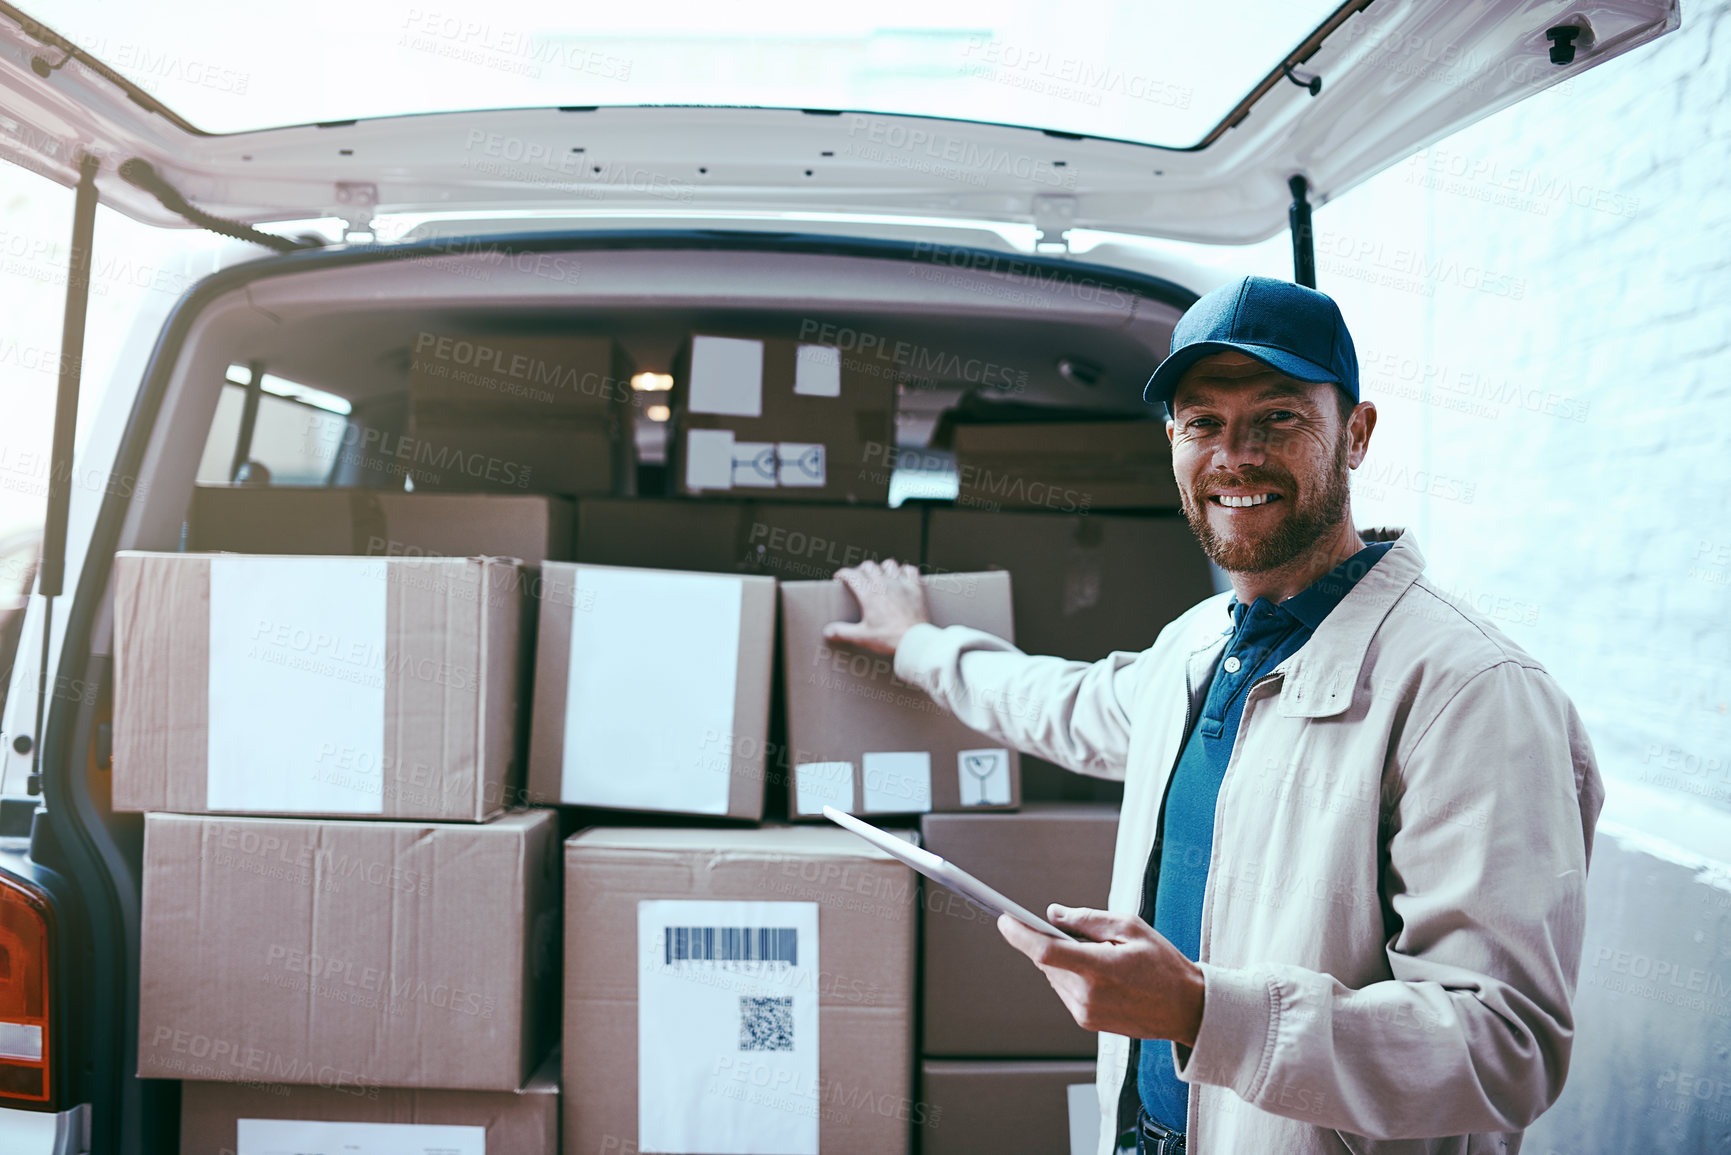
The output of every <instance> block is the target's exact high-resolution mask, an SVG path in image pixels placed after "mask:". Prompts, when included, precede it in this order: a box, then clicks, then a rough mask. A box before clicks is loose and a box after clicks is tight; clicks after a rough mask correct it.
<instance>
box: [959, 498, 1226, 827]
mask: <svg viewBox="0 0 1731 1155" xmlns="http://www.w3.org/2000/svg"><path fill="white" fill-rule="evenodd" d="M926 563H927V566H928V568H929V569H931V570H932V571H933V572H935V573H947V572H957V573H971V572H974V571H976V570H984V569H1004V570H1008V571H1009V572H1010V573H1012V574H1014V575H1015V579H1016V640H1017V644H1018V645H1020V646H1021V648H1022V649H1023V650H1025V651H1026V652H1028V653H1030V654H1056V655H1057V656H1059V657H1063V658H1071V659H1074V660H1077V661H1084V662H1092V661H1097V660H1099V659H1100V658H1103V657H1105V656H1106V655H1107V654H1109V653H1111V652H1112V651H1113V650H1144V649H1147V648H1148V647H1149V646H1151V645H1153V644H1154V639H1155V638H1156V637H1158V636H1159V633H1160V631H1161V629H1163V628H1164V627H1165V626H1166V624H1167V623H1168V622H1170V621H1172V620H1173V619H1174V618H1176V617H1178V615H1180V614H1182V613H1183V612H1184V611H1185V610H1188V609H1189V608H1190V607H1191V606H1193V605H1195V604H1196V603H1197V602H1199V601H1201V600H1202V599H1203V598H1206V597H1208V596H1209V595H1211V594H1212V593H1213V592H1214V581H1213V577H1212V576H1211V574H1210V571H1209V568H1208V559H1207V557H1206V556H1204V555H1203V553H1202V548H1201V547H1200V546H1199V545H1197V544H1196V538H1195V536H1194V535H1193V534H1191V532H1190V527H1189V525H1188V524H1187V523H1186V522H1185V521H1184V518H1183V517H1182V515H1176V516H1174V515H1164V514H1153V515H1133V514H1101V513H1096V514H1089V515H1087V516H1085V517H1084V516H1073V517H1067V516H1063V515H1060V514H1051V513H1021V512H1015V513H1010V512H1005V513H981V512H977V511H972V510H960V509H934V510H932V511H931V513H930V515H929V521H928V523H927V533H926ZM1022 795H1023V797H1024V798H1027V799H1028V800H1030V801H1034V800H1049V801H1050V800H1058V799H1067V800H1075V801H1082V800H1090V799H1091V800H1095V801H1117V800H1118V799H1120V798H1122V797H1123V786H1122V784H1121V783H1117V782H1108V781H1106V780H1105V779H1099V778H1087V777H1084V776H1082V775H1080V774H1073V773H1071V772H1070V771H1068V770H1063V769H1060V768H1059V767H1056V766H1052V765H1050V764H1049V763H1046V762H1044V761H1041V760H1040V759H1038V758H1033V757H1029V758H1026V759H1024V761H1023V764H1022Z"/></svg>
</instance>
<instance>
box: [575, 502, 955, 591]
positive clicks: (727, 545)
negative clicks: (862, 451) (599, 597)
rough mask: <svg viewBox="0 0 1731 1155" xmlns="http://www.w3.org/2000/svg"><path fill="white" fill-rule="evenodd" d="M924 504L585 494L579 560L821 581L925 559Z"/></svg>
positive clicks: (580, 517)
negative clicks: (857, 569) (842, 572)
mask: <svg viewBox="0 0 1731 1155" xmlns="http://www.w3.org/2000/svg"><path fill="white" fill-rule="evenodd" d="M923 532H924V519H923V517H922V513H921V511H920V510H919V509H915V508H911V507H910V508H906V509H877V508H874V507H871V506H860V505H789V504H786V503H783V502H777V501H690V500H677V499H674V500H666V501H655V500H650V499H646V498H607V497H599V498H584V499H583V500H581V501H579V502H578V503H577V560H578V561H582V562H593V563H595V564H597V565H630V566H647V567H650V568H655V569H685V570H706V571H709V572H711V573H752V574H763V575H766V576H768V577H773V578H777V579H779V580H781V581H816V580H825V579H828V578H829V577H831V576H833V575H834V573H835V571H836V570H838V569H840V568H842V567H843V566H852V565H858V564H860V562H862V561H868V560H869V561H883V560H885V559H886V558H894V559H895V560H897V561H910V562H916V563H917V562H918V561H919V560H920V556H921V549H922V542H921V538H922V536H923Z"/></svg>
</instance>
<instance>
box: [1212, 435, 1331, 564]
mask: <svg viewBox="0 0 1731 1155" xmlns="http://www.w3.org/2000/svg"><path fill="white" fill-rule="evenodd" d="M1350 436H1351V435H1350V432H1349V430H1347V429H1345V428H1343V429H1341V431H1340V439H1339V440H1338V441H1337V442H1335V446H1334V460H1333V461H1332V462H1331V463H1330V465H1329V469H1328V473H1327V475H1326V476H1325V477H1324V478H1323V485H1322V488H1321V489H1319V490H1318V491H1316V492H1315V493H1312V494H1309V495H1308V496H1302V495H1297V485H1296V484H1295V483H1294V481H1293V478H1292V475H1291V474H1289V473H1286V472H1284V471H1280V472H1276V471H1274V470H1268V469H1260V468H1257V467H1254V466H1252V467H1250V468H1247V469H1244V470H1241V471H1239V472H1238V473H1236V474H1230V475H1228V474H1214V475H1212V476H1210V477H1204V478H1198V479H1197V481H1196V483H1195V486H1194V487H1193V490H1185V489H1180V490H1179V491H1178V496H1179V499H1180V501H1181V503H1182V505H1183V507H1184V516H1185V518H1186V519H1187V520H1188V521H1189V522H1190V530H1191V532H1192V533H1194V534H1195V535H1196V540H1197V541H1198V542H1199V543H1200V544H1201V546H1202V552H1203V553H1205V554H1207V555H1208V556H1209V557H1210V558H1211V559H1213V561H1214V564H1215V565H1217V566H1219V567H1220V568H1221V569H1223V570H1225V571H1227V572H1228V573H1266V572H1268V571H1269V570H1273V569H1279V568H1280V567H1281V566H1283V565H1286V564H1287V563H1288V562H1291V561H1293V560H1295V559H1297V558H1298V557H1300V556H1301V555H1303V554H1304V553H1305V552H1307V551H1308V550H1310V549H1311V548H1313V547H1314V546H1315V545H1316V543H1317V542H1319V541H1321V540H1322V539H1323V538H1324V537H1325V536H1327V535H1328V534H1329V533H1331V532H1333V531H1334V530H1336V529H1338V528H1339V527H1340V525H1341V524H1342V523H1343V522H1344V521H1345V520H1346V504H1347V494H1348V487H1347V468H1346V452H1347V442H1348V441H1349V439H1350ZM1228 480H1233V481H1236V482H1237V485H1238V487H1239V488H1250V489H1254V488H1255V487H1256V486H1258V485H1266V486H1269V487H1270V488H1271V489H1273V490H1275V491H1276V492H1278V493H1279V494H1280V495H1281V498H1280V499H1281V500H1282V501H1287V500H1290V501H1292V503H1293V507H1292V509H1291V510H1290V511H1289V512H1287V514H1286V515H1285V516H1284V517H1282V518H1281V519H1280V521H1279V523H1278V524H1277V525H1275V527H1274V528H1273V530H1271V531H1270V532H1269V533H1268V534H1266V535H1265V536H1263V537H1260V538H1254V539H1248V540H1246V539H1242V538H1240V539H1234V540H1227V539H1225V538H1222V537H1221V536H1220V535H1219V534H1217V533H1215V532H1214V527H1213V526H1211V525H1209V524H1208V498H1207V497H1206V493H1207V491H1208V490H1209V489H1210V488H1217V487H1219V486H1221V485H1222V484H1224V483H1226V482H1227V481H1228ZM1288 494H1293V495H1294V496H1292V497H1290V498H1289V497H1288V496H1287V495H1288Z"/></svg>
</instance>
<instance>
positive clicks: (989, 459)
mask: <svg viewBox="0 0 1731 1155" xmlns="http://www.w3.org/2000/svg"><path fill="white" fill-rule="evenodd" d="M954 444H955V450H956V472H957V474H958V477H959V487H960V491H959V492H958V494H957V496H956V503H957V504H958V505H968V506H974V507H976V508H979V509H986V510H997V509H1018V508H1020V509H1046V510H1051V511H1055V512H1059V513H1087V512H1089V511H1090V510H1098V509H1177V508H1179V505H1178V485H1177V482H1176V481H1175V480H1174V479H1173V476H1172V447H1171V444H1170V443H1169V442H1168V441H1167V440H1166V427H1165V424H1164V423H1163V422H1160V421H1079V422H1006V423H1003V424H998V425H958V426H956V428H955V442H954Z"/></svg>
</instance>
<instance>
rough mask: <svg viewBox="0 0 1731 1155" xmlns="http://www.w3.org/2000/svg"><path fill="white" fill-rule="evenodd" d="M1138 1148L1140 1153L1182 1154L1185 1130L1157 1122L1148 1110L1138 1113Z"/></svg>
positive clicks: (1145, 1154)
mask: <svg viewBox="0 0 1731 1155" xmlns="http://www.w3.org/2000/svg"><path fill="white" fill-rule="evenodd" d="M1136 1150H1137V1151H1138V1152H1139V1153H1140V1155H1182V1152H1183V1151H1184V1132H1182V1131H1174V1130H1173V1129H1172V1128H1170V1127H1168V1126H1166V1125H1165V1124H1164V1123H1158V1122H1155V1121H1154V1120H1153V1119H1152V1118H1150V1117H1149V1115H1148V1112H1147V1111H1146V1110H1142V1111H1138V1112H1137V1113H1136Z"/></svg>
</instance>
